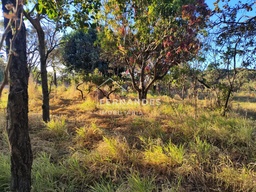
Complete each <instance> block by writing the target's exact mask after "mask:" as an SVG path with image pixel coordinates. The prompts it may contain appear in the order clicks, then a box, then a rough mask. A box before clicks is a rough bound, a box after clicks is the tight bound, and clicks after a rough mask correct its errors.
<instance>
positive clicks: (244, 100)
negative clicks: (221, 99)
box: [233, 96, 256, 103]
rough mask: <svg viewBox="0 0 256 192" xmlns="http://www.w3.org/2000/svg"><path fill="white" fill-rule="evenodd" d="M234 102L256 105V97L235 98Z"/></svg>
mask: <svg viewBox="0 0 256 192" xmlns="http://www.w3.org/2000/svg"><path fill="white" fill-rule="evenodd" d="M233 100H234V101H238V102H252V103H256V98H255V97H251V96H234V97H233Z"/></svg>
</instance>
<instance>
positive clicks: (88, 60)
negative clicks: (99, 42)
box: [62, 29, 108, 74]
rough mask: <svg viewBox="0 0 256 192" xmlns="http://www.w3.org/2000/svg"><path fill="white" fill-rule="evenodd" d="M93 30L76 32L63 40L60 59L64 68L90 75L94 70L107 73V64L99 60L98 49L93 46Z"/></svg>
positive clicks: (94, 39) (94, 34)
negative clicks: (61, 58)
mask: <svg viewBox="0 0 256 192" xmlns="http://www.w3.org/2000/svg"><path fill="white" fill-rule="evenodd" d="M96 38H97V33H96V31H95V30H93V29H90V30H89V31H85V30H78V31H75V32H72V33H70V34H69V35H66V36H65V37H64V38H63V42H64V44H63V45H62V46H63V48H62V49H63V51H62V57H63V60H64V62H65V63H64V64H65V65H66V67H67V68H68V69H69V70H70V71H72V70H75V71H77V72H78V71H83V72H84V73H92V72H93V71H94V70H95V69H96V68H98V69H99V71H100V72H102V73H103V74H106V73H107V67H108V64H107V63H106V62H104V61H102V60H101V59H100V55H99V54H100V49H99V48H98V47H97V46H96V45H95V41H96Z"/></svg>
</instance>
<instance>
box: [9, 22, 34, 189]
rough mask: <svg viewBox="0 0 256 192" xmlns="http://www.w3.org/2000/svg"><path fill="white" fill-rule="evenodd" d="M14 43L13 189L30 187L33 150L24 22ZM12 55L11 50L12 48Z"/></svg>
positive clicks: (11, 104)
mask: <svg viewBox="0 0 256 192" xmlns="http://www.w3.org/2000/svg"><path fill="white" fill-rule="evenodd" d="M17 33H18V34H17V38H16V39H15V40H14V42H13V43H12V46H13V50H15V53H17V56H15V55H13V56H12V61H11V63H10V68H9V73H10V90H9V95H8V105H7V127H6V128H7V133H8V137H9V143H10V151H11V191H18V192H29V191H30V189H31V167H32V161H33V157H32V151H31V145H30V138H29V131H28V92H27V88H28V77H29V73H28V68H27V58H26V29H25V25H22V28H21V30H20V31H19V32H17ZM10 54H12V53H11V50H10Z"/></svg>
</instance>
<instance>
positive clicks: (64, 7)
mask: <svg viewBox="0 0 256 192" xmlns="http://www.w3.org/2000/svg"><path fill="white" fill-rule="evenodd" d="M99 5H100V4H99V2H98V1H97V0H95V1H94V0H93V1H89V2H85V1H63V0H60V1H55V2H53V1H51V0H47V1H45V0H44V1H43V0H38V2H37V3H36V4H34V5H32V7H33V8H32V9H31V10H30V11H26V12H24V14H25V16H26V18H27V19H28V20H29V21H30V23H31V24H32V25H33V26H34V28H35V29H36V32H37V35H38V42H39V55H40V69H41V81H42V94H43V104H42V111H43V120H44V121H45V122H47V121H49V120H50V104H49V90H48V78H47V58H48V56H49V54H50V53H51V51H53V50H54V48H55V47H56V46H57V45H56V44H55V45H53V46H52V47H50V48H49V49H48V50H47V48H46V44H45V32H44V30H43V27H42V23H41V21H42V19H43V18H46V19H52V20H53V21H54V22H55V23H56V27H57V29H61V28H64V27H67V26H70V27H74V28H75V27H81V28H83V27H85V26H89V22H88V21H89V20H90V17H89V15H91V18H93V11H94V10H97V7H98V6H99ZM71 6H73V7H74V9H73V10H74V11H73V12H71V11H70V8H71Z"/></svg>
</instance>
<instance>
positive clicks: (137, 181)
mask: <svg viewBox="0 0 256 192" xmlns="http://www.w3.org/2000/svg"><path fill="white" fill-rule="evenodd" d="M154 180H155V178H154V177H153V176H148V177H144V178H143V177H141V176H140V175H139V174H131V175H130V176H129V177H128V188H129V191H130V192H145V191H148V192H153V191H154V190H155V189H156V188H155V183H154Z"/></svg>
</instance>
